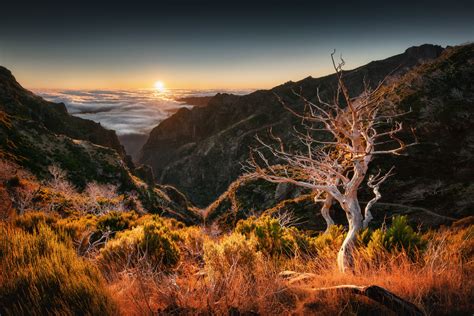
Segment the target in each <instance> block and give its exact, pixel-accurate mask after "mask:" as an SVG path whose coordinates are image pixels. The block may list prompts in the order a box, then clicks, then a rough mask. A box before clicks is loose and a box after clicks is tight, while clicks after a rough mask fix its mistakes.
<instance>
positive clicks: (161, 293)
mask: <svg viewBox="0 0 474 316" xmlns="http://www.w3.org/2000/svg"><path fill="white" fill-rule="evenodd" d="M293 222H294V221H293V220H291V217H289V216H288V215H286V216H276V217H272V216H269V215H262V216H258V217H257V216H252V217H249V218H247V219H245V220H240V221H238V222H237V224H236V226H235V228H234V229H233V230H231V231H229V232H225V233H217V234H216V231H215V230H213V229H212V227H198V226H186V225H184V224H183V223H181V222H179V221H177V220H174V219H167V218H163V217H160V216H158V215H149V214H140V213H137V212H135V211H123V210H122V211H113V210H111V211H108V212H106V213H104V214H95V212H92V213H80V214H79V213H76V212H72V213H70V212H66V213H63V214H58V213H57V212H50V211H45V210H43V211H32V210H27V211H25V212H24V214H23V215H19V216H14V217H12V218H10V219H9V220H7V221H4V222H3V223H2V224H1V226H0V229H1V234H0V240H1V243H0V266H1V268H2V269H1V270H0V271H1V272H0V280H2V287H0V312H1V313H2V314H5V315H21V314H28V313H31V312H35V313H40V314H45V313H49V314H78V313H90V314H103V315H108V314H116V313H122V314H127V315H143V314H155V313H157V312H158V313H163V314H173V313H174V314H186V313H187V314H200V313H203V314H226V313H228V312H229V311H233V312H236V313H237V312H238V313H257V314H270V313H271V314H288V313H290V311H296V312H298V313H301V314H307V313H322V314H328V315H329V314H334V313H341V312H342V313H343V314H351V313H359V314H360V313H384V312H387V309H386V307H384V306H382V305H380V304H378V303H376V302H375V301H371V300H370V299H361V298H360V297H354V296H352V295H346V294H344V293H339V292H337V291H336V292H334V291H330V292H323V293H321V294H319V295H315V294H314V291H315V290H314V289H321V288H331V287H332V286H337V285H341V284H354V285H361V286H365V285H378V286H382V287H384V288H386V289H388V290H390V291H391V292H393V293H394V294H396V295H399V296H400V297H402V298H403V299H406V300H408V301H410V302H412V303H414V304H415V305H416V306H418V307H419V308H420V309H421V310H422V311H423V312H426V313H427V314H452V313H468V312H469V311H472V310H473V305H472V300H471V298H472V289H473V288H474V284H473V281H472V278H470V277H469V276H470V275H471V274H472V273H473V272H474V266H473V265H472V262H473V255H474V253H473V252H472V249H474V226H473V225H472V224H470V223H469V221H468V220H465V221H463V222H461V223H459V224H458V225H454V226H453V227H445V228H441V229H439V230H437V231H433V230H430V231H426V232H421V231H418V230H416V229H414V228H413V227H411V226H410V225H409V224H408V222H407V218H406V217H403V216H401V217H400V216H398V217H393V218H392V219H391V220H388V221H387V222H386V223H385V225H383V226H382V227H381V228H378V229H365V230H363V231H361V232H360V233H359V235H358V238H357V243H358V247H357V249H358V250H357V253H356V254H355V265H354V271H353V272H352V273H350V274H348V273H341V272H339V271H338V269H337V266H336V265H335V258H336V256H337V251H338V249H339V247H340V246H341V244H342V242H343V240H344V238H345V234H346V229H345V228H344V227H342V226H337V225H334V226H332V227H330V229H329V230H328V231H326V232H325V233H315V232H311V231H302V230H300V229H298V228H296V227H294V226H292V223H293ZM19 293H22V294H21V295H22V296H23V295H24V297H25V299H23V300H16V299H14V298H15V297H18V295H20V294H19ZM45 293H47V295H45Z"/></svg>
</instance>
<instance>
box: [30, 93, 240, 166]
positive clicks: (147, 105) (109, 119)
mask: <svg viewBox="0 0 474 316" xmlns="http://www.w3.org/2000/svg"><path fill="white" fill-rule="evenodd" d="M35 92H36V93H37V94H39V95H41V96H42V97H43V98H45V99H46V100H48V101H52V102H63V103H64V104H65V105H66V107H67V110H68V112H69V113H71V114H72V115H75V116H78V117H81V118H84V119H89V120H93V121H95V122H99V123H100V124H101V125H102V126H104V127H105V128H107V129H111V130H114V131H116V133H117V135H118V136H119V138H120V140H121V141H122V143H123V145H124V146H125V149H126V150H127V152H128V153H130V154H132V156H134V158H136V155H137V151H138V150H139V148H141V146H142V145H143V143H144V142H145V141H146V138H147V136H148V134H149V132H150V131H151V130H152V129H153V128H154V127H155V126H157V125H158V124H159V123H160V122H161V121H163V120H164V119H166V118H167V117H169V116H170V115H172V114H173V113H175V112H176V111H178V110H179V109H180V108H182V107H187V108H191V107H192V105H189V104H186V103H183V102H179V101H176V100H177V99H179V98H183V97H190V96H209V95H215V94H216V93H218V92H227V93H234V94H245V93H248V92H249V91H247V90H239V91H236V90H232V91H230V90H227V91H224V90H218V91H217V90H166V91H165V92H157V91H156V90H41V91H35Z"/></svg>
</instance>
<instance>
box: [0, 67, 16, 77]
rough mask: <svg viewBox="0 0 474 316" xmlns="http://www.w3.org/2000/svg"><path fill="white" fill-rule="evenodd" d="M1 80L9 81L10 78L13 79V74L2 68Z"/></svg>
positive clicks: (0, 69)
mask: <svg viewBox="0 0 474 316" xmlns="http://www.w3.org/2000/svg"><path fill="white" fill-rule="evenodd" d="M0 78H2V79H8V78H13V79H15V78H14V77H13V75H12V72H11V71H10V70H8V69H7V68H5V67H3V66H0Z"/></svg>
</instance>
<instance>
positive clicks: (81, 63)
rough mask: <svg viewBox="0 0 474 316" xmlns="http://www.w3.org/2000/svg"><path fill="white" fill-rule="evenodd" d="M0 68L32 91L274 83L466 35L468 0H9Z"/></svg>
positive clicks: (471, 29) (471, 4) (470, 29)
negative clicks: (338, 58) (340, 60)
mask: <svg viewBox="0 0 474 316" xmlns="http://www.w3.org/2000/svg"><path fill="white" fill-rule="evenodd" d="M1 7H2V8H1V10H2V14H1V18H0V65H3V66H5V67H7V68H9V69H10V70H11V71H12V72H13V74H14V75H15V77H16V78H17V80H18V81H19V82H20V83H21V84H22V85H23V86H25V87H26V88H29V89H142V88H151V87H153V84H154V83H155V82H156V81H158V80H161V81H163V82H164V83H165V85H166V87H168V88H172V89H251V88H255V89H257V88H271V87H273V86H275V85H278V84H281V83H283V82H286V81H289V80H294V81H296V80H299V79H302V78H304V77H307V76H309V75H311V76H313V77H318V76H321V75H325V74H328V73H330V72H331V63H330V53H331V52H332V50H333V49H336V50H337V51H338V53H341V54H342V55H343V56H344V59H345V60H346V62H347V66H346V67H347V69H350V68H354V67H357V66H360V65H363V64H365V63H367V62H370V61H371V60H377V59H384V58H386V57H389V56H392V55H395V54H398V53H402V52H403V51H404V50H405V49H406V48H408V47H410V46H413V45H421V44H424V43H432V44H439V45H442V46H446V45H456V44H461V43H466V42H470V41H473V40H474V18H472V12H474V1H472V0H470V1H454V0H451V1H437V0H433V1H413V0H412V1H377V2H376V1H350V2H349V1H348V2H347V3H345V2H344V1H337V2H336V1H329V0H327V1H324V2H323V1H318V0H313V1H298V0H295V1H290V0H287V1H279V0H276V1H272V2H267V3H265V2H258V1H245V0H244V1H237V0H235V1H224V0H221V1H173V2H171V1H170V2H163V1H154V2H149V3H144V2H140V1H138V0H136V1H128V3H127V4H122V3H120V1H115V2H110V3H108V2H105V1H102V2H100V3H99V1H95V3H94V2H90V3H89V2H88V1H73V2H70V1H61V2H54V1H53V2H51V1H50V2H48V1H35V2H32V3H31V4H28V3H25V2H20V1H8V2H4V3H2V5H1Z"/></svg>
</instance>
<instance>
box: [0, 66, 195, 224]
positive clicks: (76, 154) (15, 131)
mask: <svg viewBox="0 0 474 316" xmlns="http://www.w3.org/2000/svg"><path fill="white" fill-rule="evenodd" d="M0 159H2V160H5V161H7V162H11V163H13V164H14V165H18V168H22V169H24V170H25V171H29V172H32V173H33V175H34V176H35V177H36V178H37V180H35V181H39V182H42V181H49V180H50V179H51V177H52V175H51V172H50V171H49V167H50V166H52V165H55V166H58V167H59V168H61V169H62V170H63V171H64V172H65V173H66V174H67V180H68V181H70V182H71V184H72V185H73V186H74V187H75V188H77V189H78V190H79V191H82V190H84V189H85V188H86V187H87V186H88V185H89V184H91V183H98V184H104V185H113V186H116V187H117V188H118V191H119V192H121V193H124V192H128V193H130V194H132V193H133V194H135V195H137V196H138V197H139V199H140V200H141V202H142V203H143V206H144V207H145V209H146V210H147V211H149V212H152V213H160V214H163V215H165V216H171V217H176V218H179V219H180V220H182V221H184V222H186V223H197V222H199V221H200V216H199V215H198V214H195V213H194V212H192V211H189V210H188V207H189V206H190V204H189V203H188V202H187V200H186V199H185V198H184V197H183V196H182V194H181V193H179V192H178V191H176V190H175V189H174V188H172V187H169V186H155V184H154V183H153V181H150V179H149V177H148V174H149V171H147V170H146V168H141V169H137V170H135V168H134V166H133V164H132V163H131V162H130V159H129V157H128V156H127V155H126V153H125V150H124V149H123V147H122V146H121V145H120V142H119V141H118V138H117V136H116V134H115V132H114V131H110V130H107V129H105V128H103V127H102V126H101V125H100V124H97V123H95V122H92V121H89V120H85V119H81V118H78V117H73V116H71V115H69V114H68V113H67V110H66V107H65V106H64V104H62V103H59V104H58V103H52V102H47V101H45V100H44V99H42V98H41V97H38V96H36V95H34V94H33V93H31V92H30V91H27V90H26V89H24V88H23V87H21V85H20V84H19V83H18V82H17V81H16V80H15V78H14V77H13V75H12V74H11V72H10V71H9V70H7V69H6V68H3V67H0ZM19 172H21V170H20V171H19ZM136 175H141V176H142V178H143V179H144V180H145V181H143V180H141V179H139V178H138V177H137V176H136ZM9 176H10V177H13V176H14V174H11V175H9ZM7 180H8V179H7ZM5 190H6V187H5V184H2V186H1V191H2V194H5V193H4V192H5Z"/></svg>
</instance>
